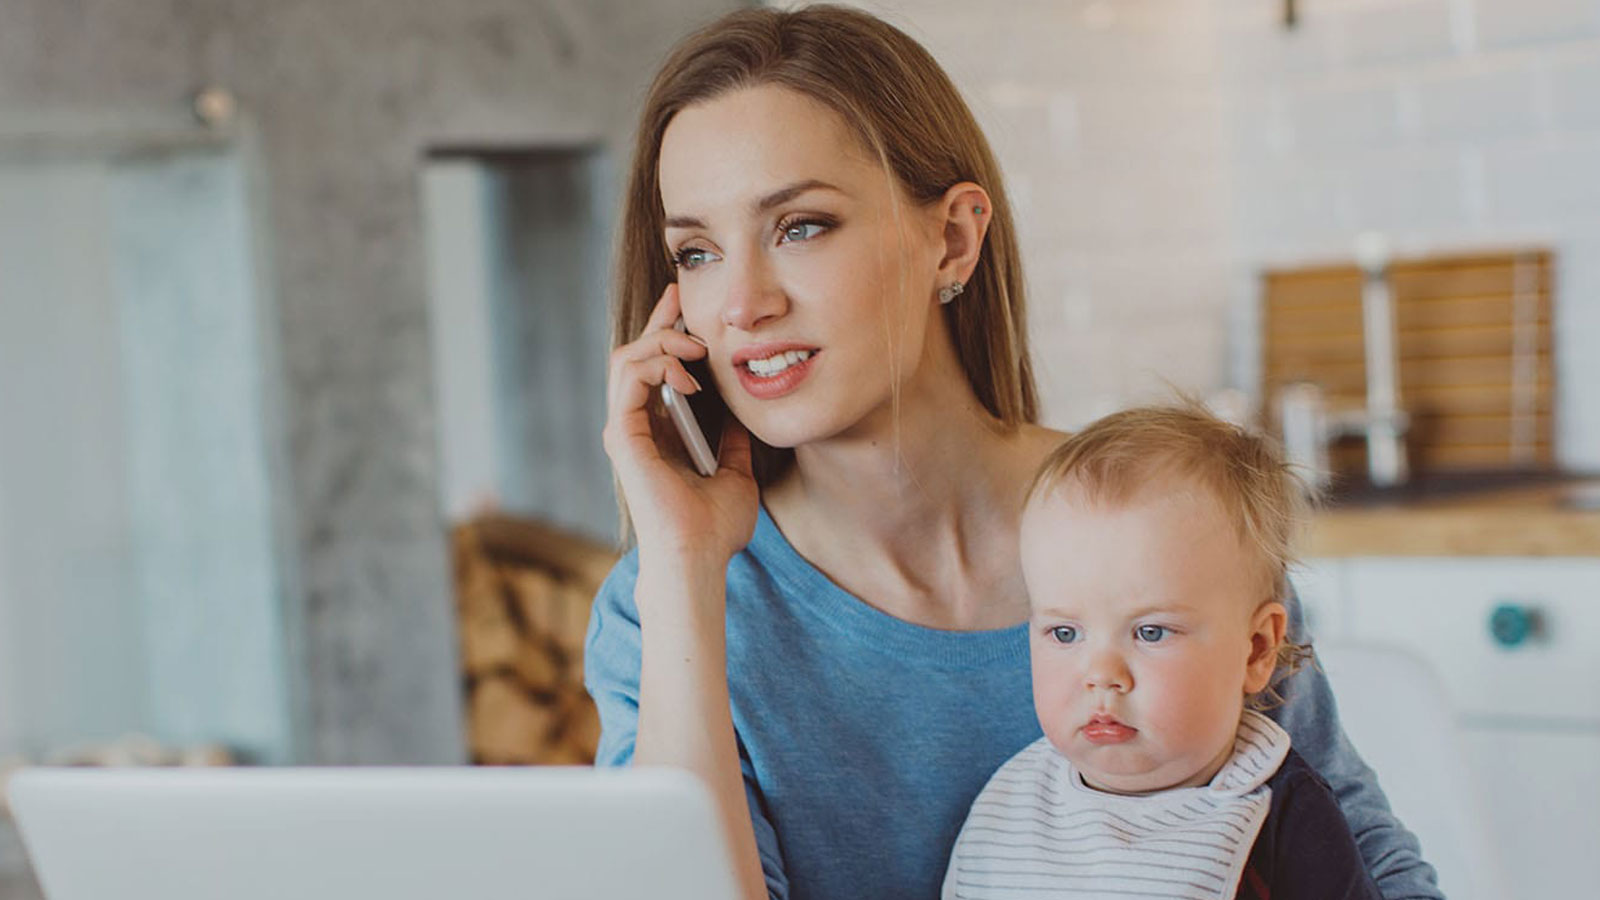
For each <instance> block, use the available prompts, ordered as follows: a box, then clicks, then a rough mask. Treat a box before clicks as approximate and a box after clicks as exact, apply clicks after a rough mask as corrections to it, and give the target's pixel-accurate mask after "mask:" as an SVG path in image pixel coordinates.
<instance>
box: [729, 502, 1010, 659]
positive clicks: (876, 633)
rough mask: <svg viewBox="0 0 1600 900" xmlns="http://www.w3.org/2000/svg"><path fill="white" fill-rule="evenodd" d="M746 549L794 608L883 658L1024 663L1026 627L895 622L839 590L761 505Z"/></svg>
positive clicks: (887, 615) (848, 593)
mask: <svg viewBox="0 0 1600 900" xmlns="http://www.w3.org/2000/svg"><path fill="white" fill-rule="evenodd" d="M749 549H750V550H751V552H752V554H753V555H754V557H755V559H756V560H757V561H758V562H759V563H760V564H761V565H762V566H763V567H765V568H766V569H768V570H769V571H770V572H772V573H773V574H774V575H776V576H777V577H778V578H779V579H781V580H782V581H783V582H785V583H786V585H787V586H788V587H789V589H790V590H792V591H794V592H796V597H797V598H798V600H797V602H796V603H795V605H796V607H798V608H800V609H802V610H803V611H806V612H810V613H813V614H815V615H817V616H818V617H819V618H821V619H822V620H823V621H824V622H826V623H827V624H828V625H829V626H831V627H833V628H834V629H836V630H837V631H839V632H841V633H842V634H844V635H845V636H847V637H849V638H851V639H853V640H856V641H859V642H861V643H864V644H868V645H870V646H872V647H874V648H877V649H878V650H881V651H882V652H884V653H886V654H890V655H893V656H896V657H899V658H900V659H902V660H905V661H908V662H920V663H926V664H932V665H936V666H941V667H951V668H973V667H980V666H985V665H990V664H993V663H998V662H1013V663H1016V664H1017V665H1020V666H1026V665H1027V664H1028V623H1026V622H1022V623H1019V624H1017V625H1012V626H1010V627H1008V628H998V629H992V630H984V631H946V630H943V629H939V628H929V627H927V626H925V625H917V624H915V623H913V622H907V621H905V620H904V619H898V618H895V617H894V616H891V615H889V614H888V613H886V612H884V611H882V610H880V609H877V608H876V607H873V606H872V605H871V604H868V603H866V602H864V601H863V600H861V599H860V598H859V597H856V596H855V595H854V594H852V593H850V592H849V591H846V590H845V589H844V588H841V587H839V586H838V585H837V584H835V583H834V582H833V580H832V579H830V578H828V576H826V575H824V574H823V573H822V572H821V570H819V569H818V568H817V567H816V566H813V565H812V564H811V563H810V562H809V561H807V560H806V558H805V557H803V556H801V555H800V552H799V551H798V550H796V549H794V546H793V545H791V544H790V543H789V539H788V538H786V537H784V535H783V532H782V531H781V530H779V528H778V524H777V523H776V522H774V521H773V520H772V517H771V516H770V515H768V514H767V508H766V505H765V504H763V505H762V506H761V508H760V512H759V515H758V516H757V518H756V530H755V534H754V536H753V537H752V538H751V540H750V546H749Z"/></svg>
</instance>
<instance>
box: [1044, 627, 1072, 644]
mask: <svg viewBox="0 0 1600 900" xmlns="http://www.w3.org/2000/svg"><path fill="white" fill-rule="evenodd" d="M1050 636H1051V637H1053V638H1055V639H1056V643H1058V644H1070V643H1072V642H1074V641H1076V640H1077V639H1078V629H1076V628H1074V627H1072V626H1071V625H1057V626H1055V627H1054V628H1052V629H1050Z"/></svg>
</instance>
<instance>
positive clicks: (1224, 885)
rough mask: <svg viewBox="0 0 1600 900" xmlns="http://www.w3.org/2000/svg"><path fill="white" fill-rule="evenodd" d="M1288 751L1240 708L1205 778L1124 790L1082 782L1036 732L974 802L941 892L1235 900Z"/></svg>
mask: <svg viewBox="0 0 1600 900" xmlns="http://www.w3.org/2000/svg"><path fill="white" fill-rule="evenodd" d="M1288 753H1289V734H1288V732H1286V731H1284V730H1283V729H1282V728H1280V727H1278V724H1277V723H1276V722H1273V721H1272V720H1271V719H1269V718H1267V717H1266V716H1264V715H1261V714H1260V713H1258V712H1254V711H1252V710H1245V712H1244V715H1243V717H1241V719H1240V721H1239V732H1238V734H1237V735H1236V736H1235V738H1234V742H1233V755H1232V756H1230V757H1229V758H1228V761H1227V762H1226V763H1224V764H1223V766H1222V769H1221V770H1220V771H1219V772H1217V775H1216V777H1215V778H1213V779H1211V783H1210V784H1207V785H1204V786H1202V787H1193V788H1176V789H1173V790H1170V791H1161V792H1158V793H1154V794H1147V795H1144V796H1139V797H1128V796H1123V795H1121V794H1108V793H1104V792H1102V791H1097V790H1094V789H1093V788H1091V787H1089V786H1088V785H1086V784H1084V782H1083V777H1082V776H1081V775H1080V774H1079V773H1078V771H1077V769H1075V768H1074V767H1073V765H1072V763H1070V762H1068V761H1067V758H1066V757H1064V756H1062V755H1061V754H1060V753H1059V752H1057V750H1056V749H1055V747H1053V746H1051V744H1050V741H1049V740H1048V739H1046V738H1040V739H1039V740H1038V741H1035V742H1034V743H1032V744H1030V745H1029V746H1027V747H1026V748H1024V749H1023V750H1022V751H1021V752H1020V753H1018V754H1017V755H1016V756H1013V757H1011V759H1010V760H1008V761H1007V762H1006V764H1005V765H1003V766H1001V767H1000V770H999V771H997V772H995V774H994V776H993V777H991V778H990V779H989V783H988V784H987V785H985V786H984V788H983V792H982V793H980V794H979V795H978V799H977V800H975V801H974V802H973V804H972V809H971V810H970V811H969V812H968V813H967V821H966V824H964V825H962V826H961V835H960V837H958V838H957V839H956V845H955V849H954V850H953V851H951V854H950V867H949V869H948V870H946V872H945V879H944V891H943V893H942V895H941V896H942V897H943V898H944V900H999V898H1028V900H1040V898H1049V897H1137V898H1141V900H1148V898H1152V897H1159V898H1183V900H1190V898H1193V900H1201V898H1208V900H1219V898H1220V900H1232V898H1233V897H1234V895H1235V893H1236V892H1237V890H1238V886H1239V877H1240V875H1241V873H1243V872H1244V866H1245V862H1246V861H1247V860H1249V858H1250V849H1251V847H1252V846H1254V844H1255V839H1256V835H1257V834H1258V833H1259V832H1260V831H1261V823H1262V822H1263V821H1265V820H1266V817H1267V808H1268V807H1269V806H1270V805H1271V800H1272V791H1271V789H1270V788H1268V787H1267V785H1266V782H1267V780H1268V779H1269V778H1271V777H1272V776H1273V774H1275V773H1276V772H1277V771H1278V767H1279V766H1280V765H1282V764H1283V760H1284V758H1285V757H1286V756H1287V755H1288Z"/></svg>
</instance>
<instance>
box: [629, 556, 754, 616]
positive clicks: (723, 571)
mask: <svg viewBox="0 0 1600 900" xmlns="http://www.w3.org/2000/svg"><path fill="white" fill-rule="evenodd" d="M729 559H730V557H729V556H727V555H726V554H720V553H707V552H704V551H702V550H689V549H684V550H679V551H675V552H654V553H646V552H645V550H644V549H643V548H640V552H639V577H638V580H637V581H635V582H634V600H635V603H636V606H637V608H638V610H639V617H640V624H641V625H646V626H647V627H648V625H649V624H652V623H657V622H659V623H661V624H665V622H664V621H662V620H663V619H667V620H671V621H673V622H675V623H676V624H677V625H678V626H679V627H682V626H685V625H687V626H690V627H698V626H702V625H704V626H715V627H716V628H721V627H722V620H723V616H724V614H725V610H726V608H727V606H726V603H727V600H726V597H727V572H728V560H729Z"/></svg>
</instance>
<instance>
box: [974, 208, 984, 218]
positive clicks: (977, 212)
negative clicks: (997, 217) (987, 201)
mask: <svg viewBox="0 0 1600 900" xmlns="http://www.w3.org/2000/svg"><path fill="white" fill-rule="evenodd" d="M972 211H973V212H974V213H976V214H977V215H980V216H981V215H983V207H981V206H974V207H973V208H972Z"/></svg>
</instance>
